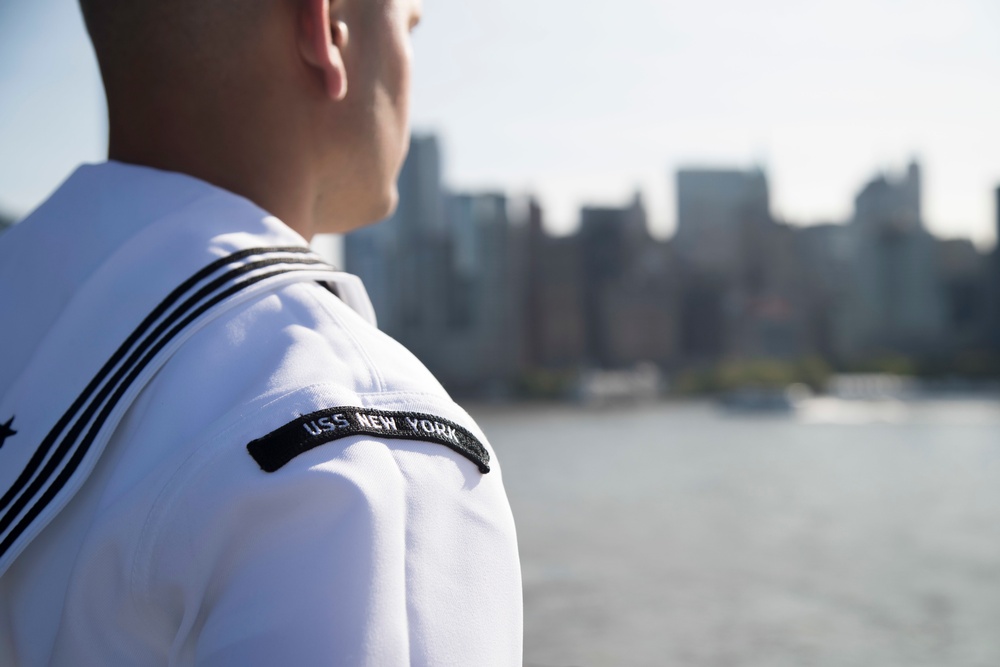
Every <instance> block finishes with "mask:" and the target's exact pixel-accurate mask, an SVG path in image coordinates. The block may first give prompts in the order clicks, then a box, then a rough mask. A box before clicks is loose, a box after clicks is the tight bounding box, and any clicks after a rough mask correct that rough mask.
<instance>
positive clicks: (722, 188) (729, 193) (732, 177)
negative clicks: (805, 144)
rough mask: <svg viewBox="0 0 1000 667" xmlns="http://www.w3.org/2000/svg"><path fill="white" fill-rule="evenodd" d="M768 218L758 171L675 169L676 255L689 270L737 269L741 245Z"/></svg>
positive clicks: (764, 183)
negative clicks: (676, 170)
mask: <svg viewBox="0 0 1000 667" xmlns="http://www.w3.org/2000/svg"><path fill="white" fill-rule="evenodd" d="M770 220H771V211H770V197H769V194H768V187H767V178H766V177H765V175H764V173H763V172H762V171H760V170H751V171H737V170H730V169H681V170H680V171H678V172H677V232H676V235H675V237H674V240H675V243H676V246H677V255H678V257H679V259H680V260H681V261H683V262H684V263H685V264H686V265H688V266H689V267H691V268H692V269H694V270H697V271H699V272H704V273H713V274H718V275H729V274H732V273H733V272H736V271H738V270H739V268H740V264H741V259H742V257H743V256H744V255H745V254H746V253H744V252H743V243H744V241H745V240H748V237H749V236H751V235H752V234H753V230H754V229H756V228H759V227H761V226H762V225H766V224H767V223H768V222H770Z"/></svg>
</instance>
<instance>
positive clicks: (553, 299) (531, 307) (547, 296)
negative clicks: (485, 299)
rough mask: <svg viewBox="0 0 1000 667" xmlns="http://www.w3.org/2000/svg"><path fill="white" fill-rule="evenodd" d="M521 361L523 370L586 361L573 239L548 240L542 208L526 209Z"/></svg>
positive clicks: (570, 366) (580, 265)
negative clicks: (523, 364)
mask: <svg viewBox="0 0 1000 667" xmlns="http://www.w3.org/2000/svg"><path fill="white" fill-rule="evenodd" d="M525 231H526V234H527V240H526V246H527V247H526V267H525V272H524V276H525V283H524V299H523V303H524V318H523V321H522V326H523V327H524V343H525V349H524V357H525V363H526V364H527V365H528V366H529V367H533V368H544V369H574V368H577V367H579V366H581V365H582V364H583V363H584V359H585V357H586V346H587V340H586V329H585V326H584V290H583V274H584V271H583V258H582V253H581V245H580V242H579V238H578V237H577V236H576V235H573V236H566V237H552V236H549V235H548V234H547V233H546V231H545V228H544V224H543V220H542V208H541V206H539V205H538V203H537V202H536V201H534V200H532V201H531V202H529V204H528V220H527V225H526V230H525Z"/></svg>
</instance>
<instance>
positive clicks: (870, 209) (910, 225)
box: [846, 163, 946, 357]
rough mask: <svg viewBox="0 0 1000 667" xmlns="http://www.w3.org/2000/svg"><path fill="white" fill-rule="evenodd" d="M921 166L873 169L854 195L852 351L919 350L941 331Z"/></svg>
mask: <svg viewBox="0 0 1000 667" xmlns="http://www.w3.org/2000/svg"><path fill="white" fill-rule="evenodd" d="M920 181H921V179H920V167H919V166H918V165H917V164H916V163H913V164H911V165H910V166H909V168H908V169H907V172H906V174H905V175H904V176H902V177H901V178H893V177H890V176H886V175H881V176H878V177H877V178H875V179H873V180H872V181H871V182H869V183H868V184H867V185H865V187H864V188H863V189H862V190H861V192H860V193H859V194H858V196H857V198H856V199H855V212H854V218H853V220H852V221H851V223H850V229H851V237H852V244H853V249H852V252H853V254H854V257H855V263H854V272H853V274H854V281H853V293H852V296H851V304H852V307H851V312H850V314H849V318H850V322H851V331H850V332H849V335H848V337H847V341H846V343H847V353H848V355H849V356H851V357H867V356H877V355H882V354H889V353H902V354H906V355H911V356H916V357H923V356H926V355H928V354H930V353H932V352H933V351H934V350H935V349H936V348H937V347H939V346H940V344H941V342H942V336H943V335H944V333H945V320H946V316H945V301H944V294H943V290H942V282H941V278H940V275H939V271H938V268H939V264H938V262H937V261H936V249H935V239H934V237H933V236H932V235H931V234H930V232H928V231H927V230H926V228H925V227H924V223H923V218H922V217H921V205H920V198H921V182H920Z"/></svg>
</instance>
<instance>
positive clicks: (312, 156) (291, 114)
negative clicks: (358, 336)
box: [80, 0, 420, 237]
mask: <svg viewBox="0 0 1000 667" xmlns="http://www.w3.org/2000/svg"><path fill="white" fill-rule="evenodd" d="M80 4H81V8H82V10H83V14H84V17H85V19H86V22H87V28H88V31H89V32H90V35H91V39H92V41H93V43H94V49H95V52H96V54H97V57H98V61H99V64H100V67H101V73H102V77H103V79H104V83H105V88H106V92H107V97H108V107H109V116H110V126H111V132H110V135H111V139H110V148H109V152H110V154H111V157H113V158H117V159H122V160H124V161H127V162H136V163H140V164H147V165H149V166H154V167H160V168H164V169H173V170H177V171H182V172H186V173H190V174H192V175H194V176H198V177H201V178H204V179H205V180H208V181H210V182H213V183H215V184H217V185H220V186H222V187H226V188H228V189H231V190H233V191H235V192H238V193H240V194H243V195H245V196H248V197H249V198H250V199H253V200H255V201H257V203H258V204H260V205H261V206H263V207H264V208H268V209H269V210H271V211H272V212H274V213H276V214H277V215H279V216H281V217H283V218H285V221H286V222H288V223H289V224H291V225H292V226H293V227H296V228H297V229H298V230H299V231H300V232H302V233H303V234H304V235H306V236H307V237H308V236H311V235H312V233H314V232H324V231H346V230H348V229H352V228H354V227H357V226H360V225H362V224H366V223H368V222H372V221H374V220H377V219H380V218H382V217H384V216H385V215H387V214H388V213H389V212H391V210H392V208H393V207H394V206H395V203H396V190H395V180H396V176H397V174H398V171H399V168H400V166H401V164H402V160H403V157H404V155H405V150H406V145H407V143H408V124H407V114H408V101H409V84H410V44H409V32H410V30H411V29H412V28H413V26H414V25H415V24H416V22H417V20H418V19H419V10H420V7H419V0H80Z"/></svg>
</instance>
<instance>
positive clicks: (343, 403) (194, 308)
mask: <svg viewBox="0 0 1000 667" xmlns="http://www.w3.org/2000/svg"><path fill="white" fill-rule="evenodd" d="M305 247H306V243H305V241H304V240H303V239H302V238H301V237H300V236H299V235H298V234H296V233H295V232H294V231H292V230H291V229H289V228H288V227H287V226H286V225H284V224H283V223H281V222H280V221H278V220H277V219H275V218H273V217H271V216H269V215H268V214H267V213H265V212H264V211H262V210H261V209H259V208H258V207H256V206H255V205H254V204H252V203H251V202H249V201H247V200H245V199H243V198H241V197H238V196H236V195H233V194H232V193H229V192H226V191H224V190H220V189H218V188H215V187H213V186H211V185H208V184H206V183H204V182H202V181H199V180H197V179H194V178H190V177H187V176H183V175H179V174H171V173H165V172H160V171H156V170H153V169H146V168H141V167H134V166H128V165H124V164H120V163H114V162H111V163H107V164H103V165H97V166H85V167H81V168H80V169H78V170H77V171H76V172H75V173H74V174H73V175H72V176H71V177H70V178H69V180H68V181H67V182H66V183H65V184H63V186H62V187H61V188H60V189H59V190H57V192H56V193H55V194H54V195H53V196H52V197H51V198H50V199H49V200H48V201H47V202H46V203H45V204H43V205H42V206H41V207H40V208H39V209H38V210H37V211H36V212H35V213H33V214H32V215H31V216H29V218H28V219H27V220H25V221H24V222H23V223H21V224H20V225H18V226H16V227H14V228H12V229H11V230H9V231H8V232H6V233H5V234H4V235H3V236H2V237H0V284H2V285H3V289H2V291H0V317H2V321H3V325H2V326H3V329H2V330H3V342H2V347H0V493H3V498H2V500H0V665H25V666H34V665H48V664H53V665H74V666H76V665H102V666H103V665H143V666H146V665H178V666H180V665H241V666H245V665H389V666H393V665H411V664H412V665H461V666H463V667H469V666H485V665H517V664H520V662H521V583H520V571H519V566H518V555H517V545H516V539H515V535H514V525H513V520H512V517H511V513H510V508H509V506H508V503H507V498H506V495H505V492H504V489H503V484H502V480H501V476H500V470H499V467H498V466H497V462H496V459H495V457H494V454H493V451H492V449H491V448H490V446H489V444H488V443H487V441H486V438H485V437H484V435H483V434H482V433H481V432H480V431H479V429H478V427H477V426H476V425H475V423H474V422H473V421H472V419H471V418H470V417H469V416H468V415H467V414H466V413H465V412H464V411H463V410H462V409H461V408H459V407H458V406H457V405H456V404H455V403H454V402H453V401H452V400H451V399H450V398H449V397H448V395H447V394H446V393H445V391H444V390H443V389H442V388H441V386H440V385H439V384H438V383H437V381H435V380H434V378H433V377H432V376H431V375H430V374H429V373H428V371H427V370H426V369H425V368H424V367H423V366H422V365H421V364H420V363H419V362H418V361H417V360H416V359H415V358H414V357H413V356H412V355H410V354H409V353H408V352H407V351H406V350H405V349H404V348H403V347H401V346H400V345H399V344H397V343H396V342H394V341H393V340H391V339H390V338H388V337H386V336H385V335H383V334H381V333H380V332H379V331H378V330H377V329H376V328H375V327H374V326H373V325H372V324H373V315H372V313H371V306H370V304H369V302H368V300H367V296H366V295H365V293H364V289H363V287H361V285H360V282H359V281H357V279H356V278H354V277H353V276H348V275H346V274H342V273H337V272H334V271H332V269H330V268H329V267H326V266H325V265H322V264H320V263H319V262H318V260H317V258H315V257H314V256H312V255H311V254H310V253H308V252H307V251H306V250H305ZM221 258H224V259H221ZM206 267H207V268H206ZM199 272H200V273H199ZM321 283H322V284H321ZM331 290H333V291H331ZM333 292H336V294H337V295H339V298H338V296H335V295H334V293H333Z"/></svg>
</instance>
